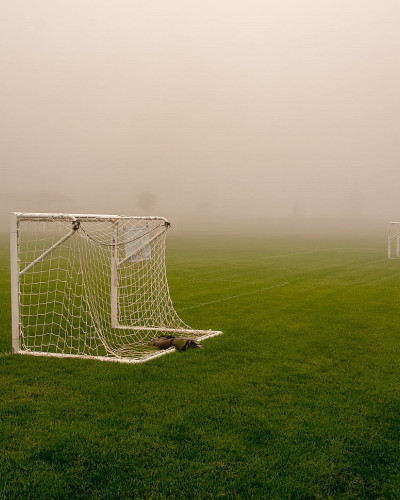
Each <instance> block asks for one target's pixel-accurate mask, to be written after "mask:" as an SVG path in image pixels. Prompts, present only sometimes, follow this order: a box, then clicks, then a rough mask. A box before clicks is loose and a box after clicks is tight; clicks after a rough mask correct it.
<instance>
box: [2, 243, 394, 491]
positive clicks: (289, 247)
mask: <svg viewBox="0 0 400 500" xmlns="http://www.w3.org/2000/svg"><path fill="white" fill-rule="evenodd" d="M385 243H386V242H385V240H384V238H382V239H376V240H366V239H359V240H348V239H347V240H346V239H323V238H320V239H306V238H304V239H302V238H292V239H286V240H284V239H278V238H274V239H271V240H268V239H266V240H264V241H262V240H254V239H251V238H250V237H248V238H245V237H241V238H233V237H230V238H229V239H228V238H227V239H226V240H222V239H212V238H210V239H208V240H201V241H200V240H198V241H195V240H189V241H182V240H178V239H174V238H172V239H170V241H169V246H168V253H167V269H168V279H169V284H170V291H171V296H172V299H173V301H174V305H175V308H176V309H177V311H178V313H180V315H181V317H182V319H183V320H185V321H186V322H187V323H188V324H190V325H191V326H193V327H198V328H212V329H215V330H223V331H224V335H223V336H220V337H215V338H213V339H210V340H207V341H205V343H204V349H203V350H192V351H188V352H185V353H179V352H177V353H175V354H172V355H168V356H163V357H161V358H158V359H156V360H153V361H150V362H148V363H144V364H141V365H124V364H118V363H102V362H100V361H86V360H71V359H46V358H36V357H30V356H18V355H10V354H9V353H10V351H11V325H10V297H9V262H8V259H9V257H8V241H7V239H6V238H5V237H3V238H2V239H1V240H0V294H1V295H0V297H1V302H0V377H1V385H0V422H1V427H0V498H35V499H36V498H119V497H122V498H166V497H170V498H219V497H225V498H251V497H253V498H299V499H302V498H324V499H325V498H400V446H399V437H400V366H399V355H400V286H399V281H400V262H399V261H389V260H387V258H386V247H385Z"/></svg>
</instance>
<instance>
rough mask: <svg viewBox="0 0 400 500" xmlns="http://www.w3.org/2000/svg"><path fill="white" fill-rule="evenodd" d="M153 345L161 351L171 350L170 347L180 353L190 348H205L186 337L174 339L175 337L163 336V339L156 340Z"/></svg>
mask: <svg viewBox="0 0 400 500" xmlns="http://www.w3.org/2000/svg"><path fill="white" fill-rule="evenodd" d="M151 345H152V346H154V347H158V348H159V349H169V348H170V347H175V349H177V350H178V351H186V350H187V349H189V348H190V347H194V348H196V347H203V346H202V345H201V344H198V343H197V342H196V341H195V340H193V339H188V338H186V337H174V336H173V335H168V336H166V335H162V336H161V337H158V338H156V339H154V340H153V341H152V343H151Z"/></svg>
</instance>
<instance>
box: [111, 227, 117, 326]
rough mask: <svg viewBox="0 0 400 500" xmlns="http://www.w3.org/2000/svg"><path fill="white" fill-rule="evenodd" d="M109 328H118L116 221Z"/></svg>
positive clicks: (113, 236) (113, 228) (112, 257)
mask: <svg viewBox="0 0 400 500" xmlns="http://www.w3.org/2000/svg"><path fill="white" fill-rule="evenodd" d="M111 238H112V239H111V242H112V247H111V328H118V221H116V222H114V223H113V227H112V236H111Z"/></svg>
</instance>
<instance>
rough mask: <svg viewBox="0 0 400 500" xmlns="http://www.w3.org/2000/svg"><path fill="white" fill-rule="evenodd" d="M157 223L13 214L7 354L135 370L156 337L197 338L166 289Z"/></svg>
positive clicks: (161, 228)
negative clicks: (132, 364) (118, 365)
mask: <svg viewBox="0 0 400 500" xmlns="http://www.w3.org/2000/svg"><path fill="white" fill-rule="evenodd" d="M169 226H170V224H169V222H168V221H167V220H166V219H164V218H162V217H125V216H117V215H69V214H27V213H14V214H12V220H11V234H10V235H11V287H12V319H13V334H12V337H13V352H16V353H27V354H36V355H48V356H74V357H91V358H96V359H102V360H110V361H111V360H114V361H123V362H142V361H147V360H148V359H151V358H154V357H157V356H160V355H163V354H165V353H166V352H171V351H172V350H173V348H172V349H169V350H166V351H158V350H157V349H156V348H154V347H152V346H151V341H152V339H154V338H156V337H159V336H161V335H175V336H186V337H190V338H194V339H196V340H204V339H206V338H208V337H213V336H215V335H219V334H221V333H222V332H219V331H212V330H196V329H193V328H191V327H190V326H188V325H187V324H186V323H184V322H183V321H182V320H181V319H180V317H179V316H178V314H177V313H176V311H175V309H174V307H173V304H172V301H171V297H170V294H169V289H168V282H167V275H166V267H165V240H166V234H167V231H168V228H169Z"/></svg>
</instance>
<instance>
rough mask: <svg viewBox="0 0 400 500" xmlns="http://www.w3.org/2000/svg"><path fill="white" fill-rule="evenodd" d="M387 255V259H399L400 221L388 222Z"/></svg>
mask: <svg viewBox="0 0 400 500" xmlns="http://www.w3.org/2000/svg"><path fill="white" fill-rule="evenodd" d="M388 257H389V259H400V222H391V223H390V224H389V233H388Z"/></svg>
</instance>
